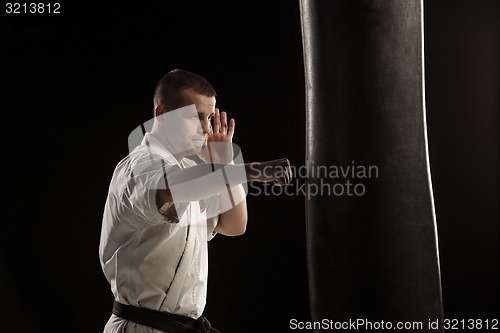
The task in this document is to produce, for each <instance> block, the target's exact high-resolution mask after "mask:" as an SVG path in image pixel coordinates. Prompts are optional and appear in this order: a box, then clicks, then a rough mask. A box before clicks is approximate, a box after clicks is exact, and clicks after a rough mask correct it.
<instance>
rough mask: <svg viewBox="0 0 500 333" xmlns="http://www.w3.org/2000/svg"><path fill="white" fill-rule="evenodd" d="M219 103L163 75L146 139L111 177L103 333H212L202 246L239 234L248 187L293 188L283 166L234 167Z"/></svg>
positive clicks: (180, 75)
mask: <svg viewBox="0 0 500 333" xmlns="http://www.w3.org/2000/svg"><path fill="white" fill-rule="evenodd" d="M216 96H217V95H216V92H215V90H214V88H213V86H212V85H211V84H210V83H209V82H208V81H207V80H206V79H205V78H203V77H201V76H200V75H197V74H195V73H192V72H189V71H185V70H181V69H175V70H172V71H170V72H168V73H166V74H165V75H164V76H163V77H162V78H161V79H160V80H159V81H158V83H157V86H156V88H155V92H154V98H153V102H154V118H153V120H152V127H151V130H150V131H149V132H145V134H144V136H143V138H142V141H141V143H140V144H139V145H138V146H137V147H136V148H134V149H133V150H132V151H131V152H130V154H129V155H128V156H126V157H125V158H123V159H122V160H121V161H120V162H119V163H118V164H117V166H116V168H115V170H114V173H113V176H112V179H111V182H110V184H109V191H108V196H107V200H106V203H105V207H104V214H103V221H102V231H101V240H100V247H99V258H100V262H101V265H102V269H103V271H104V275H105V277H106V279H107V280H108V281H109V283H110V286H111V291H112V292H113V295H114V300H115V301H114V306H113V309H112V314H111V317H110V319H109V321H108V322H107V324H106V325H105V327H104V333H117V332H123V333H132V332H133V333H146V332H148V333H151V332H169V333H177V332H190V333H193V332H218V331H217V330H216V329H214V328H212V327H211V325H210V323H209V321H208V320H207V318H205V317H204V316H203V311H204V308H205V303H206V291H207V277H208V252H207V242H208V241H209V240H211V239H212V238H213V237H214V236H215V235H216V234H221V235H225V236H237V235H241V234H243V233H244V232H245V230H246V225H247V205H246V182H249V181H261V182H274V183H275V184H276V185H280V186H282V185H286V184H288V183H289V182H290V181H291V169H290V163H289V161H288V160H287V159H286V158H280V159H277V160H273V161H267V162H253V163H243V161H242V160H241V158H240V160H238V156H235V151H236V149H233V143H232V140H233V136H234V133H235V127H236V126H235V120H234V119H228V117H227V114H226V113H225V112H220V111H219V109H218V108H216V107H215V105H216ZM212 122H213V125H212ZM194 156H198V157H199V160H198V162H199V163H198V162H196V161H195V158H194ZM200 161H201V162H200ZM110 311H111V309H110Z"/></svg>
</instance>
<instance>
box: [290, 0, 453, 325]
mask: <svg viewBox="0 0 500 333" xmlns="http://www.w3.org/2000/svg"><path fill="white" fill-rule="evenodd" d="M300 15H301V25H302V38H303V51H304V67H305V90H306V91H305V92H306V109H307V110H306V112H307V116H306V119H307V120H306V122H307V124H306V126H307V137H306V162H307V178H306V189H307V196H306V224H307V227H306V229H307V230H306V231H307V232H306V237H307V260H308V275H309V286H310V304H311V316H312V320H313V323H314V322H316V324H318V322H320V324H318V325H315V326H314V327H313V328H314V331H315V332H322V331H325V332H326V331H331V329H337V330H339V331H353V329H354V328H355V329H357V330H359V331H363V332H370V331H379V332H380V331H385V330H387V331H389V330H396V331H397V329H398V328H399V329H401V331H403V330H404V331H407V332H408V331H410V332H411V331H413V332H417V331H418V332H442V331H443V330H442V329H441V327H442V324H443V323H442V320H443V310H442V296H441V281H440V268H439V253H438V241H437V227H436V219H435V213H434V203H433V194H432V183H431V177H430V164H429V157H428V151H427V134H426V118H425V113H426V110H425V94H424V62H423V2H422V0H378V1H377V0H300ZM354 322H356V325H358V326H355V325H354ZM348 324H350V326H348Z"/></svg>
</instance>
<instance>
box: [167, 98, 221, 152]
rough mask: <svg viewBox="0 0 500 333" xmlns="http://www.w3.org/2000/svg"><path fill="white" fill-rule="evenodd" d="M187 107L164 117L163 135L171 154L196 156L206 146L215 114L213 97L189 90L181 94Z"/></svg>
mask: <svg viewBox="0 0 500 333" xmlns="http://www.w3.org/2000/svg"><path fill="white" fill-rule="evenodd" d="M183 95H184V99H185V101H186V104H187V106H186V107H183V108H179V109H176V110H171V111H169V112H167V113H165V114H163V115H161V116H162V117H165V122H164V131H165V132H164V133H165V134H166V136H167V140H168V141H169V143H170V147H169V148H170V149H172V150H174V151H171V153H173V154H178V153H182V154H183V155H194V154H198V153H199V152H200V151H201V150H202V148H203V146H204V145H205V144H206V139H207V135H208V133H210V131H211V129H212V126H211V120H212V117H213V116H214V114H215V97H208V96H204V95H200V94H198V93H196V92H194V91H193V90H191V89H187V90H185V91H184V92H183Z"/></svg>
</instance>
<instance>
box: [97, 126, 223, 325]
mask: <svg viewBox="0 0 500 333" xmlns="http://www.w3.org/2000/svg"><path fill="white" fill-rule="evenodd" d="M161 160H163V161H164V162H163V164H164V165H162V162H161ZM195 164H196V163H195V162H194V161H193V160H190V159H187V158H184V159H183V160H181V162H178V161H177V160H176V159H175V158H174V157H173V156H172V155H171V154H170V153H169V152H168V151H167V150H166V149H165V148H164V147H162V145H161V144H160V143H159V142H158V140H156V139H155V138H154V137H153V136H152V135H151V134H150V133H146V135H145V136H144V139H143V141H142V143H141V145H139V146H138V147H137V148H136V149H135V150H134V151H133V152H132V153H131V154H130V155H128V156H127V157H126V158H124V159H123V160H122V161H120V163H118V165H117V166H116V168H115V171H114V174H113V177H112V180H111V183H110V186H109V194H108V198H107V201H106V205H105V209H104V214H103V221H102V231H101V242H100V247H99V257H100V261H101V265H102V268H103V271H104V275H105V276H106V278H107V280H108V281H109V283H110V285H111V290H112V292H113V294H114V297H115V300H116V301H118V302H120V303H124V304H130V305H135V306H140V307H146V308H149V309H154V310H160V311H166V312H170V313H174V314H178V315H183V316H188V317H191V318H198V317H199V316H201V315H202V313H203V310H204V307H205V302H206V292H207V278H208V253H207V251H208V249H207V241H208V240H210V239H212V238H213V236H214V235H213V230H214V228H215V226H216V224H217V220H218V212H220V211H219V198H218V196H217V195H215V196H213V197H210V198H208V199H206V200H204V201H200V202H201V205H200V202H199V201H194V202H189V203H186V204H185V209H181V211H179V209H178V214H179V221H178V222H177V221H175V220H172V219H170V220H168V219H167V218H166V216H164V215H162V214H161V213H160V212H159V211H158V208H157V204H156V189H157V188H158V187H161V186H162V182H163V181H164V171H165V172H166V173H167V174H168V173H169V172H171V171H173V170H178V168H186V167H190V166H193V165H195ZM162 208H163V207H162ZM207 211H210V213H209V215H208V216H215V217H212V218H209V219H207ZM191 221H197V222H196V223H192V224H191ZM110 311H111V304H110ZM104 332H105V333H117V332H123V333H125V332H127V333H132V332H133V333H143V332H144V333H145V332H159V331H157V330H154V329H152V328H150V327H146V326H142V325H139V324H136V323H133V322H128V321H126V320H124V319H121V318H119V317H116V316H115V315H111V318H110V319H109V321H108V323H107V324H106V326H105V328H104Z"/></svg>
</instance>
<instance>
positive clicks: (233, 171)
mask: <svg viewBox="0 0 500 333" xmlns="http://www.w3.org/2000/svg"><path fill="white" fill-rule="evenodd" d="M273 168H274V169H273ZM273 168H271V167H270V166H269V165H267V164H266V162H264V163H259V162H254V163H246V164H219V163H203V164H198V165H195V166H193V167H190V168H186V169H180V170H177V171H174V172H172V173H170V174H169V175H168V176H167V183H168V188H169V190H170V192H171V194H172V198H173V200H174V201H177V202H186V201H196V200H201V199H206V198H208V197H210V196H212V195H216V194H218V193H223V192H226V191H227V189H226V187H227V186H229V187H231V188H233V187H236V186H238V185H241V184H244V183H246V182H248V181H273V180H275V179H276V178H277V176H276V172H277V171H276V170H275V169H276V167H273ZM273 170H274V171H273Z"/></svg>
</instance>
